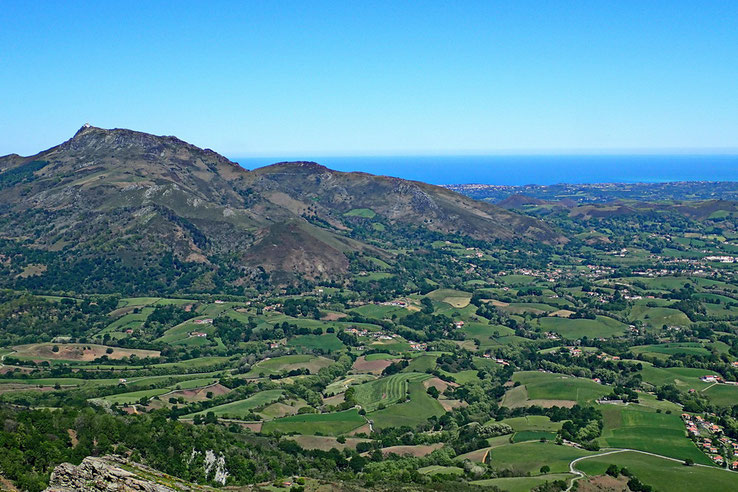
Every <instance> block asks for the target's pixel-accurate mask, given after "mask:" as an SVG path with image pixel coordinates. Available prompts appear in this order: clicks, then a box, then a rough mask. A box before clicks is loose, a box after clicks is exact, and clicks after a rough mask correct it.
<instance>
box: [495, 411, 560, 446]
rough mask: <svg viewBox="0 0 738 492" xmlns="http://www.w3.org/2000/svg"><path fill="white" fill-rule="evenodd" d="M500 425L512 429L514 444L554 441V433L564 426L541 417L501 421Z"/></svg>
mask: <svg viewBox="0 0 738 492" xmlns="http://www.w3.org/2000/svg"><path fill="white" fill-rule="evenodd" d="M500 423H502V424H507V425H509V426H510V427H512V428H513V430H514V431H515V434H514V435H513V441H514V442H525V441H537V440H540V439H547V440H549V441H553V440H554V439H556V433H557V432H558V430H559V429H561V426H562V425H563V424H564V423H563V422H551V419H549V418H548V417H546V416H543V415H528V416H527V417H515V418H510V419H505V420H502V421H501V422H500Z"/></svg>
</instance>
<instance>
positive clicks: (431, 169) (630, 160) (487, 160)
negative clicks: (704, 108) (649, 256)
mask: <svg viewBox="0 0 738 492" xmlns="http://www.w3.org/2000/svg"><path fill="white" fill-rule="evenodd" d="M234 160H235V161H236V162H238V163H239V164H241V165H242V166H243V167H245V168H247V169H255V168H257V167H261V166H266V165H269V164H273V163H275V162H280V161H294V160H309V161H315V162H318V163H320V164H323V165H324V166H327V167H329V168H331V169H335V170H338V171H363V172H367V173H372V174H382V175H387V176H396V177H399V178H405V179H414V180H418V181H425V182H427V183H432V184H464V183H481V184H492V185H526V184H540V185H549V184H556V183H575V184H578V183H654V182H666V181H738V155H714V154H713V155H494V156H471V155H463V156H364V157H340V156H330V157H300V158H296V157H294V156H293V157H283V158H279V157H248V158H234Z"/></svg>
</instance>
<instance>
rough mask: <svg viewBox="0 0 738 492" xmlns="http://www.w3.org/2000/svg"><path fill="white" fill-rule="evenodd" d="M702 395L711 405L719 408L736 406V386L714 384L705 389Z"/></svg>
mask: <svg viewBox="0 0 738 492" xmlns="http://www.w3.org/2000/svg"><path fill="white" fill-rule="evenodd" d="M702 394H703V395H705V396H707V397H708V398H709V399H710V402H711V403H714V404H715V405H718V406H721V407H732V406H733V405H736V404H738V386H733V385H727V384H716V385H714V386H710V387H709V388H707V389H705V390H704V391H703V392H702Z"/></svg>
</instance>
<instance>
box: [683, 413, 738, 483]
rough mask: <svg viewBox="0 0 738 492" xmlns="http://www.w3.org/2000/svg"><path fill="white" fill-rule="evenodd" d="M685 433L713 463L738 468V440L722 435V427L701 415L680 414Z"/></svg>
mask: <svg viewBox="0 0 738 492" xmlns="http://www.w3.org/2000/svg"><path fill="white" fill-rule="evenodd" d="M682 420H683V421H684V425H685V426H686V427H687V433H688V434H689V437H690V438H692V439H693V440H694V441H695V442H696V443H697V446H698V447H699V448H700V449H702V451H704V452H705V454H707V455H708V456H709V457H710V459H711V460H712V461H714V462H715V464H717V465H719V466H726V467H728V468H730V469H731V470H738V440H736V439H732V438H729V437H726V436H724V435H723V429H722V428H721V427H720V426H719V425H717V424H715V423H713V422H711V421H710V420H709V419H707V418H704V417H702V416H701V415H691V414H688V413H683V414H682Z"/></svg>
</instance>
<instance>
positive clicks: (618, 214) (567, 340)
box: [0, 127, 738, 491]
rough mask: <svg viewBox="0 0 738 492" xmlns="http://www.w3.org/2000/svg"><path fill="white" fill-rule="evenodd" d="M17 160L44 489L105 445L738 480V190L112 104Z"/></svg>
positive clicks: (4, 265)
mask: <svg viewBox="0 0 738 492" xmlns="http://www.w3.org/2000/svg"><path fill="white" fill-rule="evenodd" d="M0 163H1V165H0V169H2V172H0V207H1V210H2V214H1V218H0V271H1V272H2V275H0V287H2V290H0V358H1V360H0V363H1V365H0V418H1V419H2V421H3V422H4V423H5V424H4V425H5V426H4V429H3V430H2V431H0V449H3V451H4V453H0V470H2V474H3V476H4V477H5V478H7V479H9V480H12V481H13V482H15V483H16V484H18V485H19V487H20V488H22V489H25V490H43V489H44V488H45V487H46V484H47V483H48V481H49V478H50V474H51V471H52V470H53V469H54V467H55V466H57V465H58V464H60V463H62V462H70V463H73V464H75V465H79V464H80V463H82V460H84V459H85V458H86V457H87V456H109V455H118V456H121V457H122V458H121V459H124V460H130V462H131V463H142V464H143V465H146V466H149V467H152V468H153V469H156V470H159V472H161V473H164V474H168V475H171V476H173V477H177V479H178V480H183V481H185V482H190V483H197V484H200V485H201V486H209V487H222V486H229V487H241V488H243V489H244V490H247V489H249V490H278V489H286V490H290V489H291V488H294V487H304V490H325V488H321V487H332V488H334V489H337V490H341V487H343V490H362V489H376V490H396V489H397V488H398V487H400V486H402V487H405V488H406V490H421V489H433V490H451V489H459V490H510V491H517V490H539V491H555V490H570V489H573V488H575V487H586V486H588V485H586V484H587V483H590V482H592V481H594V482H596V481H597V480H605V481H607V480H610V479H611V481H614V482H613V483H620V484H621V485H622V486H626V482H627V483H631V482H632V483H631V485H633V487H636V486H637V484H636V482H633V480H637V481H638V483H640V484H641V485H643V486H644V487H645V486H650V487H652V489H646V488H642V489H639V490H665V489H662V488H660V487H661V485H660V484H663V483H668V482H671V481H678V480H686V479H689V480H690V483H694V487H693V488H694V489H695V490H715V487H718V488H719V489H724V490H728V489H732V488H736V487H738V473H736V472H735V471H733V470H735V469H738V448H736V447H735V446H734V445H733V443H735V442H736V439H738V277H737V275H738V262H737V261H736V257H738V230H737V229H736V227H737V226H738V222H736V213H737V212H736V210H738V208H736V207H737V205H736V203H735V202H731V201H728V200H703V199H702V198H701V197H698V198H700V199H699V200H696V201H688V199H687V198H685V197H680V198H674V197H664V199H663V200H656V199H654V200H651V201H645V200H643V197H638V202H637V203H636V202H635V201H632V202H628V203H624V202H621V201H622V200H624V198H620V197H618V198H616V199H617V200H619V201H618V202H611V201H608V202H603V203H600V202H597V201H596V200H593V201H589V202H586V203H569V202H566V203H561V202H560V201H559V200H558V198H557V200H556V201H554V200H551V198H550V197H546V199H539V198H531V197H518V198H516V199H514V200H508V201H507V203H500V204H499V205H501V206H497V205H492V204H489V203H483V202H479V201H476V200H473V199H472V198H468V197H465V196H462V195H458V194H456V193H454V192H452V191H449V190H446V189H443V188H438V187H434V186H430V185H426V184H423V183H417V182H408V181H403V180H399V179H396V178H385V177H376V176H371V175H367V174H363V173H338V172H335V171H331V170H329V169H327V168H324V167H322V166H320V165H318V164H315V163H306V162H298V163H280V164H275V165H273V166H268V167H266V168H260V169H257V170H253V171H246V170H244V169H241V168H240V167H238V166H237V165H236V164H234V163H231V162H230V161H228V160H227V159H225V158H222V157H221V156H218V155H217V154H215V153H214V152H212V151H207V150H202V149H198V148H196V147H194V146H191V145H189V144H186V143H184V142H182V141H179V140H178V139H175V138H174V137H155V136H152V135H147V134H141V133H138V132H131V131H129V130H102V129H97V128H95V127H85V128H82V129H81V130H80V132H78V134H77V135H76V136H75V137H73V138H72V139H71V140H70V141H68V142H67V143H64V144H62V145H61V146H58V147H55V148H52V149H50V150H49V151H45V152H43V153H40V154H39V155H36V156H32V157H28V158H21V157H19V156H8V157H5V158H0ZM461 191H464V190H461ZM667 198H668V199H669V200H672V199H674V200H678V203H676V202H674V203H672V202H670V203H665V200H666V199H667ZM699 419H702V420H705V421H709V422H710V427H709V428H707V427H706V426H698V425H697V424H695V428H696V429H697V432H696V433H695V432H690V431H689V430H688V429H689V427H688V426H687V425H686V424H685V422H692V421H698V420H699ZM713 425H714V427H712V426H713ZM48 436H54V437H53V438H49V437H48ZM705 439H709V440H710V441H709V442H708V444H712V443H720V445H715V446H710V445H708V446H707V447H705V446H704V443H705V442H706V441H705ZM206 457H211V458H206ZM18 462H28V463H32V464H31V465H29V466H26V467H20V466H17V465H15V463H18ZM115 463H118V465H116V466H124V465H120V462H118V461H115ZM207 463H211V464H210V465H208V464H207ZM212 463H220V464H218V465H217V467H216V468H213V467H214V466H216V465H213V464H212ZM125 466H128V465H125ZM613 467H614V468H613ZM216 469H217V470H219V471H217V473H216V472H215V470H216ZM608 477H609V478H608ZM623 477H625V478H623ZM594 482H593V483H594ZM285 483H289V484H290V485H289V486H285V485H284V484H285ZM644 484H645V485H644ZM633 487H631V490H636V489H634V488H633ZM300 490H302V489H300ZM587 490H590V489H587ZM620 490H626V489H624V488H621V489H620Z"/></svg>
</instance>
